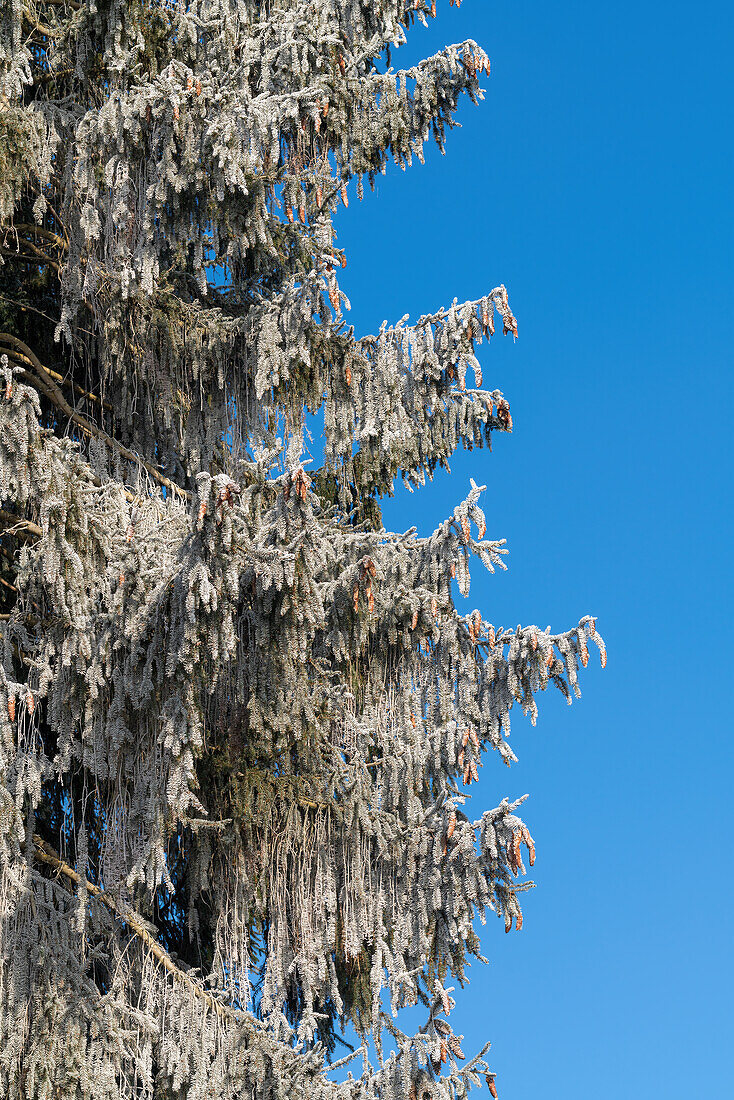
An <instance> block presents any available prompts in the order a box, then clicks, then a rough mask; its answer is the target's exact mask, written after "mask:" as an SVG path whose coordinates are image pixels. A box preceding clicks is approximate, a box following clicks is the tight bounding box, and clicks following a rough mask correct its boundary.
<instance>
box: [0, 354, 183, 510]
mask: <svg viewBox="0 0 734 1100" xmlns="http://www.w3.org/2000/svg"><path fill="white" fill-rule="evenodd" d="M0 341H2V342H3V343H5V344H10V346H11V348H16V349H17V351H18V352H20V354H21V356H23V358H24V359H26V360H27V361H28V362H29V363H30V365H31V367H32V369H33V372H34V373H35V374H36V376H37V378H38V381H39V383H40V384H41V387H42V389H43V391H44V393H45V394H46V396H47V397H48V399H49V401H51V402H53V404H55V405H56V406H57V408H59V409H61V411H62V412H63V413H65V414H66V416H68V417H69V419H70V420H73V421H74V423H75V424H78V425H79V427H80V428H81V429H82V431H83V432H86V433H87V435H92V436H94V438H95V439H100V440H102V441H103V442H104V443H107V444H108V446H110V447H112V448H113V449H114V450H116V451H117V453H118V454H119V455H122V457H123V458H126V459H127V460H128V461H129V462H133V463H135V464H136V465H140V466H142V467H143V468H144V469H145V470H147V472H148V473H149V474H150V476H151V477H152V478H154V479H155V480H156V481H157V482H158V483H159V484H160V485H163V486H165V488H166V489H168V490H169V491H170V492H172V493H178V495H179V496H180V497H182V498H184V499H187V500H188V498H189V497H190V495H191V494H190V493H189V492H188V490H186V489H182V488H181V487H180V486H179V485H176V484H175V482H173V481H171V479H170V478H167V477H166V476H165V474H162V473H160V472H159V471H158V470H157V469H156V468H155V466H153V465H152V464H151V463H150V462H146V461H145V459H143V458H141V457H140V456H139V455H136V454H134V453H133V451H130V450H128V448H127V447H125V446H124V445H123V444H122V443H119V442H118V441H117V440H116V439H115V438H114V437H113V436H111V435H108V433H107V432H106V431H104V430H103V429H102V428H98V427H97V425H96V424H93V423H92V422H91V421H89V420H87V419H86V417H84V416H82V415H81V414H80V413H78V412H77V411H76V410H75V409H73V408H72V407H71V405H70V404H69V403H68V401H67V400H66V398H65V397H64V395H63V393H62V392H61V390H60V389H59V387H58V386H57V384H56V381H55V379H54V378H53V376H52V375H51V373H50V371H49V370H48V368H47V367H44V365H43V363H41V361H40V359H39V358H38V356H37V355H36V354H35V352H34V351H33V350H32V349H31V348H29V347H28V345H27V344H26V343H24V342H23V340H19V339H18V337H17V336H13V335H12V334H11V333H9V332H0ZM14 358H16V359H17V355H16V356H14Z"/></svg>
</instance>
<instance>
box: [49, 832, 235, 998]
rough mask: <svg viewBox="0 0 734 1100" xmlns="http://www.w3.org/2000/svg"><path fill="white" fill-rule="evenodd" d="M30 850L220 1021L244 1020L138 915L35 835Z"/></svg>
mask: <svg viewBox="0 0 734 1100" xmlns="http://www.w3.org/2000/svg"><path fill="white" fill-rule="evenodd" d="M33 846H34V849H35V855H36V858H37V859H38V860H40V862H41V863H45V864H46V865H47V866H49V867H53V868H54V870H55V871H56V872H57V873H58V874H60V875H64V876H65V877H66V878H68V879H69V880H70V881H71V882H73V883H75V884H76V885H77V886H83V887H84V889H85V890H86V891H88V893H90V894H91V895H92V896H93V897H94V898H96V899H97V901H101V902H102V904H103V905H105V906H106V907H107V908H108V909H109V911H110V912H111V913H114V914H115V916H116V917H119V919H120V920H122V921H124V922H125V924H126V925H127V926H128V928H130V929H131V930H132V931H133V932H134V933H135V935H136V936H137V937H138V938H139V939H140V940H142V941H143V943H144V944H145V946H146V947H147V948H148V950H149V951H150V953H151V955H153V956H154V957H155V958H156V959H157V960H158V962H159V963H160V964H161V966H162V967H163V969H164V970H166V971H167V972H168V973H169V974H170V975H171V976H172V977H173V978H175V980H176V981H179V982H182V983H183V984H184V985H185V986H188V988H189V989H190V990H191V992H192V993H193V994H194V996H195V997H198V998H199V1000H200V1001H203V1002H204V1003H205V1004H206V1005H208V1007H209V1008H211V1009H212V1010H213V1011H214V1012H216V1014H217V1015H218V1016H219V1017H220V1018H224V1017H228V1016H229V1017H234V1018H235V1019H239V1020H241V1019H242V1018H243V1016H244V1013H241V1012H239V1011H238V1010H237V1009H234V1008H230V1007H229V1006H228V1005H223V1004H222V1003H221V1002H220V1001H218V1000H217V999H216V997H212V996H211V994H210V993H207V992H206V991H205V990H203V989H202V988H201V986H200V985H199V983H198V982H197V981H195V979H194V978H192V977H190V975H188V974H187V973H186V971H185V970H181V969H180V967H178V966H176V964H175V963H174V961H173V960H172V958H171V956H170V955H169V954H168V952H167V951H166V950H165V949H164V948H163V947H161V945H160V944H159V943H158V941H157V940H155V939H154V938H153V936H151V934H150V932H148V930H147V929H146V928H145V926H144V924H143V920H142V917H140V916H138V914H137V913H134V912H130V911H129V910H127V909H123V908H122V907H121V906H119V905H118V903H117V902H116V901H115V900H114V899H113V898H111V897H110V896H109V894H108V893H106V892H105V891H104V890H100V888H99V886H95V885H94V883H92V882H89V880H88V879H86V878H85V877H83V876H82V875H80V874H79V872H78V871H75V870H74V868H73V867H70V866H69V864H68V863H65V862H64V860H63V859H61V857H60V856H59V855H58V853H57V852H55V851H54V849H53V848H52V847H51V845H50V844H47V843H46V841H45V840H44V839H43V838H42V837H40V836H39V835H38V834H37V833H34V834H33Z"/></svg>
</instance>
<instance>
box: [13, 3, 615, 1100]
mask: <svg viewBox="0 0 734 1100" xmlns="http://www.w3.org/2000/svg"><path fill="white" fill-rule="evenodd" d="M457 2H458V0H457ZM434 15H435V3H430V4H429V3H428V2H427V0H410V2H406V0H270V2H264V0H4V3H3V5H2V12H1V13H0V261H1V266H0V329H1V330H2V331H1V332H0V370H1V372H2V381H1V384H0V429H1V436H0V498H1V499H0V505H1V509H2V510H1V511H0V527H1V528H2V536H1V538H0V601H1V606H0V611H2V624H1V630H2V639H1V645H2V660H1V664H0V947H1V948H2V951H1V958H0V1095H2V1096H3V1097H7V1098H8V1100H16V1098H23V1100H52V1098H53V1100H108V1098H109V1100H113V1098H114V1100H117V1098H121V1097H136V1098H140V1100H144V1098H154V1097H155V1098H160V1100H164V1098H165V1100H184V1098H185V1100H203V1098H205V1097H216V1098H217V1100H228V1098H232V1100H234V1098H238V1100H241V1098H243V1100H266V1098H276V1097H278V1098H286V1097H306V1098H307V1100H327V1098H329V1100H368V1098H374V1100H377V1098H380V1100H398V1098H401V1100H403V1098H408V1097H411V1098H414V1100H418V1098H420V1100H428V1098H436V1100H438V1098H452V1100H453V1098H459V1097H463V1096H464V1095H465V1094H466V1092H467V1090H468V1089H469V1087H470V1086H471V1085H472V1084H477V1083H479V1084H481V1083H482V1075H484V1076H486V1080H487V1083H488V1085H489V1088H490V1091H491V1092H492V1094H493V1095H496V1088H495V1084H494V1074H493V1073H492V1072H491V1070H490V1067H489V1065H488V1064H487V1063H486V1061H485V1060H484V1054H485V1052H479V1053H478V1054H476V1055H474V1056H473V1057H471V1058H470V1060H469V1061H466V1060H465V1058H464V1053H463V1051H462V1050H461V1046H460V1040H461V1037H460V1036H457V1035H455V1034H454V1032H453V1030H452V1023H451V1017H450V1012H451V1009H452V1007H453V1005H454V1000H453V997H452V992H456V989H458V987H459V986H460V985H461V984H462V983H463V982H464V981H465V966H466V965H467V962H468V961H469V960H470V959H471V958H472V957H481V955H480V942H479V937H478V935H477V932H476V930H475V927H474V925H475V922H476V920H477V919H480V920H481V921H484V919H485V917H486V915H487V913H488V912H489V911H491V912H493V913H494V914H496V915H497V916H498V917H499V918H500V920H501V923H503V924H504V928H505V930H511V929H512V928H513V927H514V928H517V929H519V928H520V927H521V926H522V913H521V909H520V903H519V895H520V893H521V892H522V891H523V890H524V889H526V888H527V886H528V885H529V883H528V882H527V880H526V879H525V878H524V877H523V876H524V875H525V870H526V869H525V863H528V864H529V865H532V864H533V862H534V854H535V853H534V845H533V841H532V839H531V837H530V834H529V832H528V830H527V828H526V826H525V825H524V824H523V822H522V820H521V819H520V817H519V816H518V814H517V809H518V806H519V802H520V801H522V799H520V800H518V801H516V802H510V801H509V800H508V799H507V798H504V799H503V800H502V801H501V802H500V803H499V804H498V805H497V806H496V807H495V808H494V809H490V810H487V811H486V812H485V813H483V814H482V815H481V817H480V818H479V819H478V820H473V819H472V818H471V817H469V816H467V814H466V813H465V812H464V809H463V808H462V807H464V806H465V792H466V790H467V788H468V787H469V786H470V785H471V784H472V782H473V781H475V780H476V779H477V776H478V769H479V768H480V767H481V766H482V763H483V759H484V757H485V755H486V754H487V753H488V752H489V750H490V749H495V750H496V751H497V753H498V755H499V757H500V758H501V759H502V760H503V761H504V762H505V763H506V764H510V762H511V761H512V760H514V759H515V757H514V754H513V751H512V749H511V748H510V745H509V742H508V737H509V732H510V711H511V710H512V707H513V705H515V704H517V705H519V707H520V709H521V710H522V711H523V712H524V713H525V714H529V715H530V717H531V719H532V720H533V721H534V720H535V716H536V703H535V696H536V695H537V693H538V692H539V691H542V690H544V689H545V688H546V687H548V686H549V685H550V684H555V685H556V686H557V687H558V688H560V690H561V691H562V692H563V693H564V695H565V696H566V697H567V698H568V700H569V702H570V701H571V697H572V694H574V693H575V694H578V693H579V689H578V680H577V672H578V666H579V664H581V665H585V664H586V663H587V660H588V644H589V642H590V641H594V642H595V643H596V644H597V645H598V646H599V647H600V650H601V653H602V660H604V648H603V643H602V641H601V638H600V636H599V634H598V633H597V632H596V627H595V623H594V620H593V619H592V618H589V617H587V618H584V619H582V620H581V621H580V623H579V624H578V626H576V627H574V628H573V629H571V630H568V631H566V632H565V633H560V634H552V633H551V632H550V629H549V628H548V629H546V630H541V629H539V628H537V627H535V626H526V627H518V628H517V629H516V630H510V629H508V630H505V629H495V628H494V627H493V626H492V625H491V624H490V623H489V622H488V621H487V620H486V619H485V617H484V615H483V614H482V613H481V612H480V611H474V612H472V613H471V614H469V615H466V614H463V613H461V612H460V611H459V610H457V607H456V606H455V595H456V593H460V594H461V595H462V596H465V595H466V594H467V592H468V590H469V568H470V563H471V562H472V561H473V560H474V559H476V560H477V562H478V563H479V565H481V566H484V567H486V568H488V569H489V570H493V569H494V568H495V567H497V566H500V567H502V568H504V564H503V560H502V557H503V555H504V554H505V548H504V545H503V540H500V541H495V540H493V539H490V538H487V537H486V535H487V532H486V524H485V520H484V516H483V514H482V511H481V508H480V503H479V501H480V494H481V489H480V487H478V486H477V485H475V484H473V483H472V485H471V488H470V491H469V493H468V495H467V496H466V498H465V499H464V500H462V501H461V502H460V503H458V505H457V507H456V508H455V510H454V512H453V514H452V515H451V516H449V517H448V518H447V519H446V521H445V522H444V523H442V524H441V526H440V527H438V529H437V530H435V531H434V532H433V534H431V535H430V536H428V537H419V535H418V534H417V533H416V531H415V529H411V530H408V531H406V532H404V533H392V532H389V531H386V530H385V529H384V527H383V523H382V517H381V511H380V501H381V499H384V497H385V496H386V495H389V494H391V493H392V492H393V488H394V484H395V482H396V479H399V478H402V479H403V480H404V481H405V482H407V483H408V484H409V485H411V486H420V485H422V484H423V483H424V481H425V478H426V477H431V475H432V473H433V472H434V470H435V469H436V468H437V467H440V466H445V465H446V464H447V461H448V459H449V458H450V456H451V454H452V453H453V452H454V451H455V449H456V448H457V447H459V446H465V447H469V448H473V447H481V446H488V445H489V443H490V440H491V437H492V433H494V432H509V431H510V430H511V428H512V419H511V416H510V409H509V404H508V402H507V401H506V399H505V398H504V396H503V395H502V393H501V392H500V391H499V390H493V391H491V392H489V391H486V390H483V389H482V388H481V386H482V377H481V370H480V366H479V362H478V360H477V358H476V353H477V347H478V345H480V344H481V343H482V342H483V341H489V338H490V335H491V334H493V333H494V331H495V325H496V324H499V325H501V326H502V330H503V332H504V333H505V334H508V333H509V334H512V335H513V336H514V335H516V333H517V326H516V322H515V318H514V316H513V314H512V312H511V309H510V306H509V303H508V297H507V293H506V291H505V288H504V286H499V287H497V288H495V289H494V290H491V291H490V292H489V293H488V294H487V295H486V296H485V297H483V298H481V299H480V300H478V301H474V302H467V303H465V304H463V305H460V304H458V303H457V302H456V301H454V303H453V304H452V305H451V306H449V307H448V308H445V309H441V310H440V311H439V312H438V313H435V314H432V315H426V316H423V317H421V318H420V319H419V320H418V321H417V322H416V323H415V324H408V323H407V318H405V317H404V318H403V319H402V320H400V321H398V322H397V323H394V324H392V325H388V324H387V323H386V324H384V325H383V326H382V328H381V329H380V331H379V333H378V334H377V335H376V336H362V337H359V336H357V335H355V333H354V331H353V328H351V327H349V326H348V324H347V321H346V319H345V311H346V309H347V306H348V303H347V302H346V299H345V296H344V294H343V292H342V290H341V289H340V286H339V276H340V270H341V267H342V266H343V265H344V263H345V259H344V256H343V254H342V252H341V251H340V250H339V248H338V247H336V242H335V234H334V230H333V219H334V215H335V213H336V211H337V209H338V208H339V207H340V205H341V204H343V205H344V206H346V205H347V203H348V200H349V198H353V197H355V196H356V197H359V198H361V197H362V193H363V187H364V183H365V181H366V182H367V183H368V184H369V185H370V186H372V185H373V184H374V181H375V178H376V176H377V175H378V174H379V173H382V172H385V170H386V168H387V166H388V164H389V163H390V162H392V161H394V162H396V163H397V164H399V165H401V166H402V167H405V166H406V165H409V164H410V163H411V161H412V160H413V158H416V159H418V160H419V161H422V160H423V151H424V147H425V145H426V143H427V142H429V141H430V139H432V138H434V139H435V140H436V142H437V143H438V145H439V146H440V147H441V149H442V150H443V143H444V137H445V133H446V130H447V129H448V128H450V127H451V126H452V125H453V124H454V113H455V110H456V108H457V104H458V100H459V98H460V96H461V94H462V93H466V94H467V95H468V96H469V97H470V98H471V99H472V100H475V101H476V100H478V99H481V98H482V92H481V90H480V78H481V77H482V75H483V73H484V72H486V73H488V72H489V63H488V61H487V57H486V55H485V53H484V52H483V50H482V49H480V48H479V46H477V45H476V43H474V42H471V41H469V42H464V43H462V44H460V45H455V46H451V47H449V48H447V49H445V50H443V51H441V52H440V53H438V54H436V55H435V56H434V57H430V58H428V59H427V60H426V61H424V62H422V63H421V64H419V65H416V66H414V67H413V68H409V69H407V70H404V71H394V70H393V69H392V68H391V67H390V65H391V58H390V48H391V47H397V46H399V45H400V44H401V43H402V42H403V41H404V39H405V35H406V32H407V31H408V30H409V29H410V27H411V26H412V25H413V24H414V22H415V21H416V20H419V21H421V22H425V21H426V19H427V18H429V17H432V16H434ZM472 382H473V383H474V385H473V387H472V385H471V383H472ZM316 413H319V414H322V415H323V454H322V455H320V457H319V459H318V461H317V462H316V463H315V465H316V466H318V468H313V466H314V464H313V463H312V464H311V465H309V463H308V462H307V461H306V460H305V459H306V451H305V448H304V432H305V430H306V428H307V425H308V423H310V422H311V421H310V420H309V418H310V417H312V416H313V414H316ZM495 759H496V758H495ZM457 995H458V994H457ZM411 1005H412V1006H415V1005H419V1006H421V1005H422V1006H423V1008H424V1023H423V1024H422V1026H421V1027H420V1028H419V1030H418V1032H417V1033H416V1034H407V1033H405V1032H403V1030H401V1028H400V1027H399V1020H400V1016H399V1013H400V1010H401V1009H403V1008H405V1007H406V1006H411ZM345 1029H347V1031H348V1032H349V1034H354V1035H356V1037H357V1040H356V1049H355V1051H354V1056H355V1058H356V1061H355V1062H352V1063H351V1068H350V1072H349V1077H348V1079H347V1080H346V1081H342V1082H341V1083H336V1080H337V1079H338V1077H339V1073H338V1072H337V1073H336V1074H334V1073H333V1072H330V1070H329V1066H328V1059H329V1058H332V1056H334V1057H336V1059H337V1062H333V1065H337V1064H338V1060H339V1058H340V1056H341V1049H339V1048H338V1042H339V1039H340V1036H342V1035H343V1034H344V1033H345ZM350 1057H351V1055H347V1059H349V1058H350ZM332 1070H333V1066H332ZM343 1072H344V1073H345V1074H346V1068H345V1069H344V1071H343Z"/></svg>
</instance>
